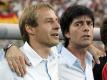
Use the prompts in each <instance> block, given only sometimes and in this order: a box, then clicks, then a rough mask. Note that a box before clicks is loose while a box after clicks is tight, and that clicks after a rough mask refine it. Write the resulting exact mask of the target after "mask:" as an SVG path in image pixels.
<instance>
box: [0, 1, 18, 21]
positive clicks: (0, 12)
mask: <svg viewBox="0 0 107 80" xmlns="http://www.w3.org/2000/svg"><path fill="white" fill-rule="evenodd" d="M0 23H18V17H17V15H16V13H14V12H12V11H11V8H10V4H9V2H7V1H0Z"/></svg>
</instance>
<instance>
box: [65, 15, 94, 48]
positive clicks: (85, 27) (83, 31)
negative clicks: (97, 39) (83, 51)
mask: <svg viewBox="0 0 107 80" xmlns="http://www.w3.org/2000/svg"><path fill="white" fill-rule="evenodd" d="M65 35H66V37H67V38H69V43H70V44H71V45H72V46H78V47H79V46H80V47H87V46H89V45H90V44H91V43H92V40H93V21H92V19H91V18H90V17H88V16H80V17H77V18H75V19H74V20H73V21H72V23H71V24H70V28H69V31H68V32H67V33H66V34H65Z"/></svg>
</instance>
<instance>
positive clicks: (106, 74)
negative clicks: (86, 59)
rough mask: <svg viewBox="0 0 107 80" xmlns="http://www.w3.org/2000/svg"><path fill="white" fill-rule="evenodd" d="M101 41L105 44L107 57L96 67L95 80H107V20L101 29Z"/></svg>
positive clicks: (102, 58)
mask: <svg viewBox="0 0 107 80" xmlns="http://www.w3.org/2000/svg"><path fill="white" fill-rule="evenodd" d="M100 35H101V41H102V42H103V44H104V48H105V52H106V56H105V57H101V58H100V62H101V63H100V64H96V65H95V66H94V69H93V71H94V79H95V80H107V64H106V63H107V37H106V36H107V18H104V20H103V23H102V26H101V28H100Z"/></svg>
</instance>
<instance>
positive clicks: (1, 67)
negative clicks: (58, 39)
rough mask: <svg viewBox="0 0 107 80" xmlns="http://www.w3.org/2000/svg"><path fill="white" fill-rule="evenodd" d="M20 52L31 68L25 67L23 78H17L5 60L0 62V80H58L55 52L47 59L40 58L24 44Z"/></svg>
mask: <svg viewBox="0 0 107 80" xmlns="http://www.w3.org/2000/svg"><path fill="white" fill-rule="evenodd" d="M21 51H23V53H24V54H25V55H26V56H27V57H28V59H29V60H30V62H31V63H32V66H30V67H27V74H26V75H25V76H24V77H19V76H17V75H16V74H15V73H14V72H12V71H11V70H10V68H9V66H8V63H7V61H6V59H5V58H3V59H2V60H1V61H0V80H59V77H58V61H57V60H58V59H57V57H56V55H57V52H56V51H55V50H54V51H53V53H51V54H50V55H49V57H48V59H43V58H41V57H40V56H39V55H38V54H37V53H36V52H35V51H34V50H33V49H32V48H31V47H30V46H29V44H28V43H27V42H26V43H25V44H24V46H22V47H21Z"/></svg>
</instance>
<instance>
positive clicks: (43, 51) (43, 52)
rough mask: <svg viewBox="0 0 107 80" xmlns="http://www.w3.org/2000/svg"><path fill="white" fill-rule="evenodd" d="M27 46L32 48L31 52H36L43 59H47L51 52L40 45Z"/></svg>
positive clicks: (48, 48)
mask: <svg viewBox="0 0 107 80" xmlns="http://www.w3.org/2000/svg"><path fill="white" fill-rule="evenodd" d="M29 45H30V46H31V47H32V48H33V50H35V52H37V54H38V55H39V56H41V57H42V58H45V59H46V58H47V57H48V55H49V53H50V50H51V48H50V47H47V46H44V45H40V44H39V43H35V44H34V43H29Z"/></svg>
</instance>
